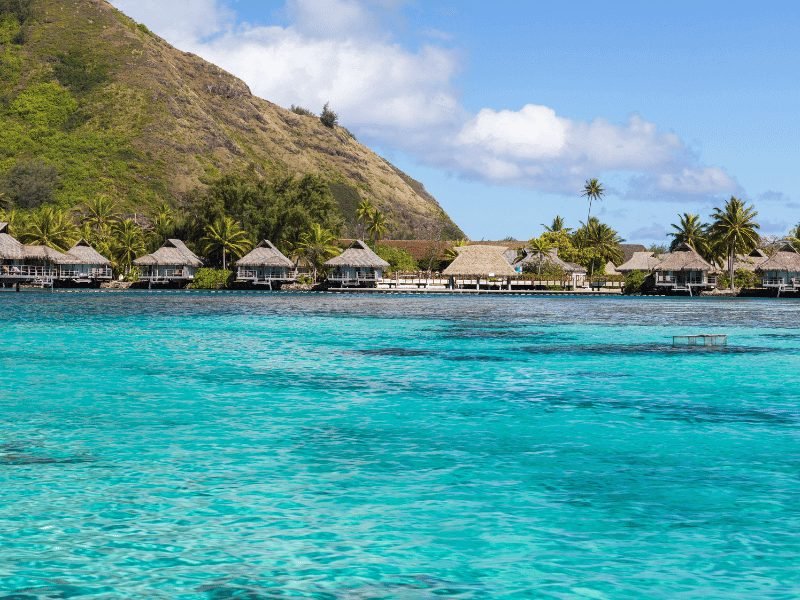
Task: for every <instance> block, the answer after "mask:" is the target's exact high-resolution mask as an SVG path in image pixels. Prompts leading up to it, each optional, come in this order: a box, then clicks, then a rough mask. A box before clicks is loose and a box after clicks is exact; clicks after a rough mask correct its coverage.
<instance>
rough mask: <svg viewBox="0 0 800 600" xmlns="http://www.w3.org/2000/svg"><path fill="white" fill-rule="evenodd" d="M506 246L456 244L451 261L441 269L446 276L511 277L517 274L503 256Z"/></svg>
mask: <svg viewBox="0 0 800 600" xmlns="http://www.w3.org/2000/svg"><path fill="white" fill-rule="evenodd" d="M506 250H507V248H503V247H502V246H487V245H482V244H475V245H472V246H458V247H456V249H455V251H456V252H457V255H456V257H455V259H454V260H453V262H451V263H450V265H449V266H448V267H447V268H446V269H445V270H444V271H442V274H444V275H447V276H456V275H458V276H465V277H485V278H489V277H513V276H514V275H516V274H517V272H516V271H515V270H514V268H513V267H512V266H511V265H510V264H509V262H508V260H507V259H506V257H505V256H504V253H505V252H506Z"/></svg>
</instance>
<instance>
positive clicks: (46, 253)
mask: <svg viewBox="0 0 800 600" xmlns="http://www.w3.org/2000/svg"><path fill="white" fill-rule="evenodd" d="M22 254H23V256H22V258H23V259H24V260H40V261H42V262H47V263H52V264H56V265H64V264H70V257H69V256H67V255H66V254H64V253H63V252H59V251H58V250H53V249H52V248H50V247H49V246H28V245H24V246H22Z"/></svg>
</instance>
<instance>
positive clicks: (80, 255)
mask: <svg viewBox="0 0 800 600" xmlns="http://www.w3.org/2000/svg"><path fill="white" fill-rule="evenodd" d="M67 255H68V257H69V259H70V261H69V264H72V265H103V266H104V267H110V266H111V261H110V260H108V259H107V258H106V257H105V256H103V255H102V254H100V253H99V252H98V251H97V250H95V249H94V248H92V246H91V245H90V244H89V242H87V241H86V240H81V241H79V242H78V243H77V244H75V245H74V246H73V247H72V248H70V249H69V252H67Z"/></svg>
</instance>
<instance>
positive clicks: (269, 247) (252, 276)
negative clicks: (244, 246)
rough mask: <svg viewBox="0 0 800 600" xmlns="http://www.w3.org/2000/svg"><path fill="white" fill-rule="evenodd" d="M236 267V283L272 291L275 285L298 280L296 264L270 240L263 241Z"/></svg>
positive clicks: (238, 262) (241, 259) (236, 264)
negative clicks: (262, 286) (257, 286)
mask: <svg viewBox="0 0 800 600" xmlns="http://www.w3.org/2000/svg"><path fill="white" fill-rule="evenodd" d="M234 265H235V266H236V281H239V282H245V283H251V284H253V285H266V286H268V287H269V288H270V289H272V286H273V284H276V285H280V284H282V283H288V282H291V281H294V280H295V279H296V276H295V266H294V263H293V262H292V261H291V260H289V259H288V258H286V256H284V255H283V253H282V252H281V251H280V250H278V249H277V248H276V247H275V244H273V243H272V242H270V241H269V240H263V241H262V242H261V243H260V244H259V245H258V246H256V247H255V248H253V249H252V250H251V251H250V252H248V253H247V254H245V255H244V256H243V257H242V258H240V259H239V260H237V261H236V262H235V263H234Z"/></svg>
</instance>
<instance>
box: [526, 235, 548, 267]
mask: <svg viewBox="0 0 800 600" xmlns="http://www.w3.org/2000/svg"><path fill="white" fill-rule="evenodd" d="M550 231H552V230H550ZM528 246H529V247H530V249H531V251H532V252H533V253H534V254H536V255H537V256H538V258H539V260H538V266H537V274H538V275H541V274H542V263H543V262H544V259H545V255H546V254H547V253H548V252H549V251H550V247H551V245H550V244H549V243H547V242H546V241H545V240H543V239H542V238H533V239H532V240H531V241H529V242H528Z"/></svg>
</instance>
